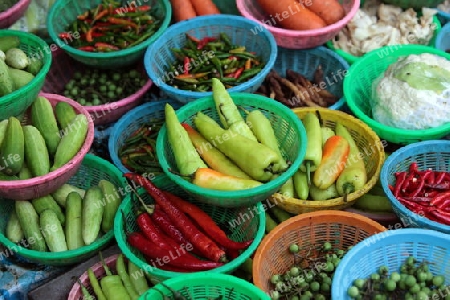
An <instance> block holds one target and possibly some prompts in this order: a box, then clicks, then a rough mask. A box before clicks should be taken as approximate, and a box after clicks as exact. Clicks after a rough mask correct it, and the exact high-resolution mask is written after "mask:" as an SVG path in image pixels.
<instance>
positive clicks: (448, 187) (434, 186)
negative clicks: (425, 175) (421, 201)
mask: <svg viewBox="0 0 450 300" xmlns="http://www.w3.org/2000/svg"><path fill="white" fill-rule="evenodd" d="M425 187H427V188H430V189H436V190H450V182H444V183H438V184H425Z"/></svg>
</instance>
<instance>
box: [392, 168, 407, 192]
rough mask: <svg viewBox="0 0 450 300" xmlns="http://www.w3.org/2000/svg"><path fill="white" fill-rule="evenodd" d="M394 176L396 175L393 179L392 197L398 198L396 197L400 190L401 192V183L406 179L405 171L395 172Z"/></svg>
mask: <svg viewBox="0 0 450 300" xmlns="http://www.w3.org/2000/svg"><path fill="white" fill-rule="evenodd" d="M395 176H396V179H395V190H394V197H395V198H398V197H400V192H401V188H402V186H403V183H404V182H405V180H406V173H405V172H401V173H396V174H395Z"/></svg>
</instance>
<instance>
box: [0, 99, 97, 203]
mask: <svg viewBox="0 0 450 300" xmlns="http://www.w3.org/2000/svg"><path fill="white" fill-rule="evenodd" d="M39 95H40V96H43V97H45V98H47V99H48V100H49V101H50V103H51V104H52V105H53V107H54V106H55V105H56V104H57V103H58V102H67V103H69V104H70V105H71V106H72V107H73V108H74V110H75V112H76V113H78V114H80V113H81V114H84V115H85V116H86V117H87V118H88V122H89V124H88V132H87V135H86V139H85V141H84V144H83V145H82V147H81V149H80V151H79V152H78V153H77V154H76V155H75V156H74V157H73V158H72V159H71V160H70V161H69V162H68V163H67V164H65V165H64V166H62V167H61V168H59V169H57V170H55V171H53V172H50V173H48V174H47V175H44V176H39V177H35V178H31V179H26V180H11V181H0V197H2V198H7V199H12V200H30V199H34V198H38V197H42V196H45V195H48V194H50V193H53V192H54V191H56V190H57V189H58V188H60V187H61V186H62V185H63V184H64V183H66V182H67V181H68V180H69V178H71V177H72V176H73V175H74V174H75V173H76V172H77V170H78V168H79V167H80V165H81V163H82V161H83V158H84V156H85V155H86V154H87V153H88V152H89V149H90V148H91V145H92V143H93V141H94V123H93V122H92V119H91V117H90V116H89V114H88V113H87V112H86V110H84V109H83V107H81V106H80V105H79V104H78V103H76V102H75V101H73V100H71V99H69V98H66V97H62V96H59V95H54V94H45V93H41V94H39Z"/></svg>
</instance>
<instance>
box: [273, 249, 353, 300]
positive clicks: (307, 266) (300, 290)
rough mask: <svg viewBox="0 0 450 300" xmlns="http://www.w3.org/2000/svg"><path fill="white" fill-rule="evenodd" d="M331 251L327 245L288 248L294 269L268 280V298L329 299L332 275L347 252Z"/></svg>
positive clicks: (291, 299)
mask: <svg viewBox="0 0 450 300" xmlns="http://www.w3.org/2000/svg"><path fill="white" fill-rule="evenodd" d="M350 248H351V247H348V249H347V250H342V249H333V246H332V245H331V243H329V242H325V243H324V244H323V245H313V246H310V247H307V248H305V249H300V248H299V246H298V245H297V244H292V245H290V246H289V252H290V253H291V254H292V255H293V260H294V262H293V266H292V267H291V268H290V269H289V270H288V271H287V272H286V273H284V274H275V275H273V276H272V277H271V278H270V282H271V283H272V284H273V290H272V291H271V295H270V296H271V298H272V299H274V300H277V299H280V300H281V299H286V300H308V299H315V300H326V299H331V282H332V279H333V274H334V271H335V269H336V267H337V266H338V264H339V263H340V261H341V259H342V257H343V256H344V255H345V253H346V252H347V251H348V250H350Z"/></svg>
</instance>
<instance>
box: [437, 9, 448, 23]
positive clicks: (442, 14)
mask: <svg viewBox="0 0 450 300" xmlns="http://www.w3.org/2000/svg"><path fill="white" fill-rule="evenodd" d="M437 16H438V19H439V22H441V25H442V26H444V25H446V24H447V23H448V22H449V21H450V13H449V12H446V11H443V10H440V9H438V13H437Z"/></svg>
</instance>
